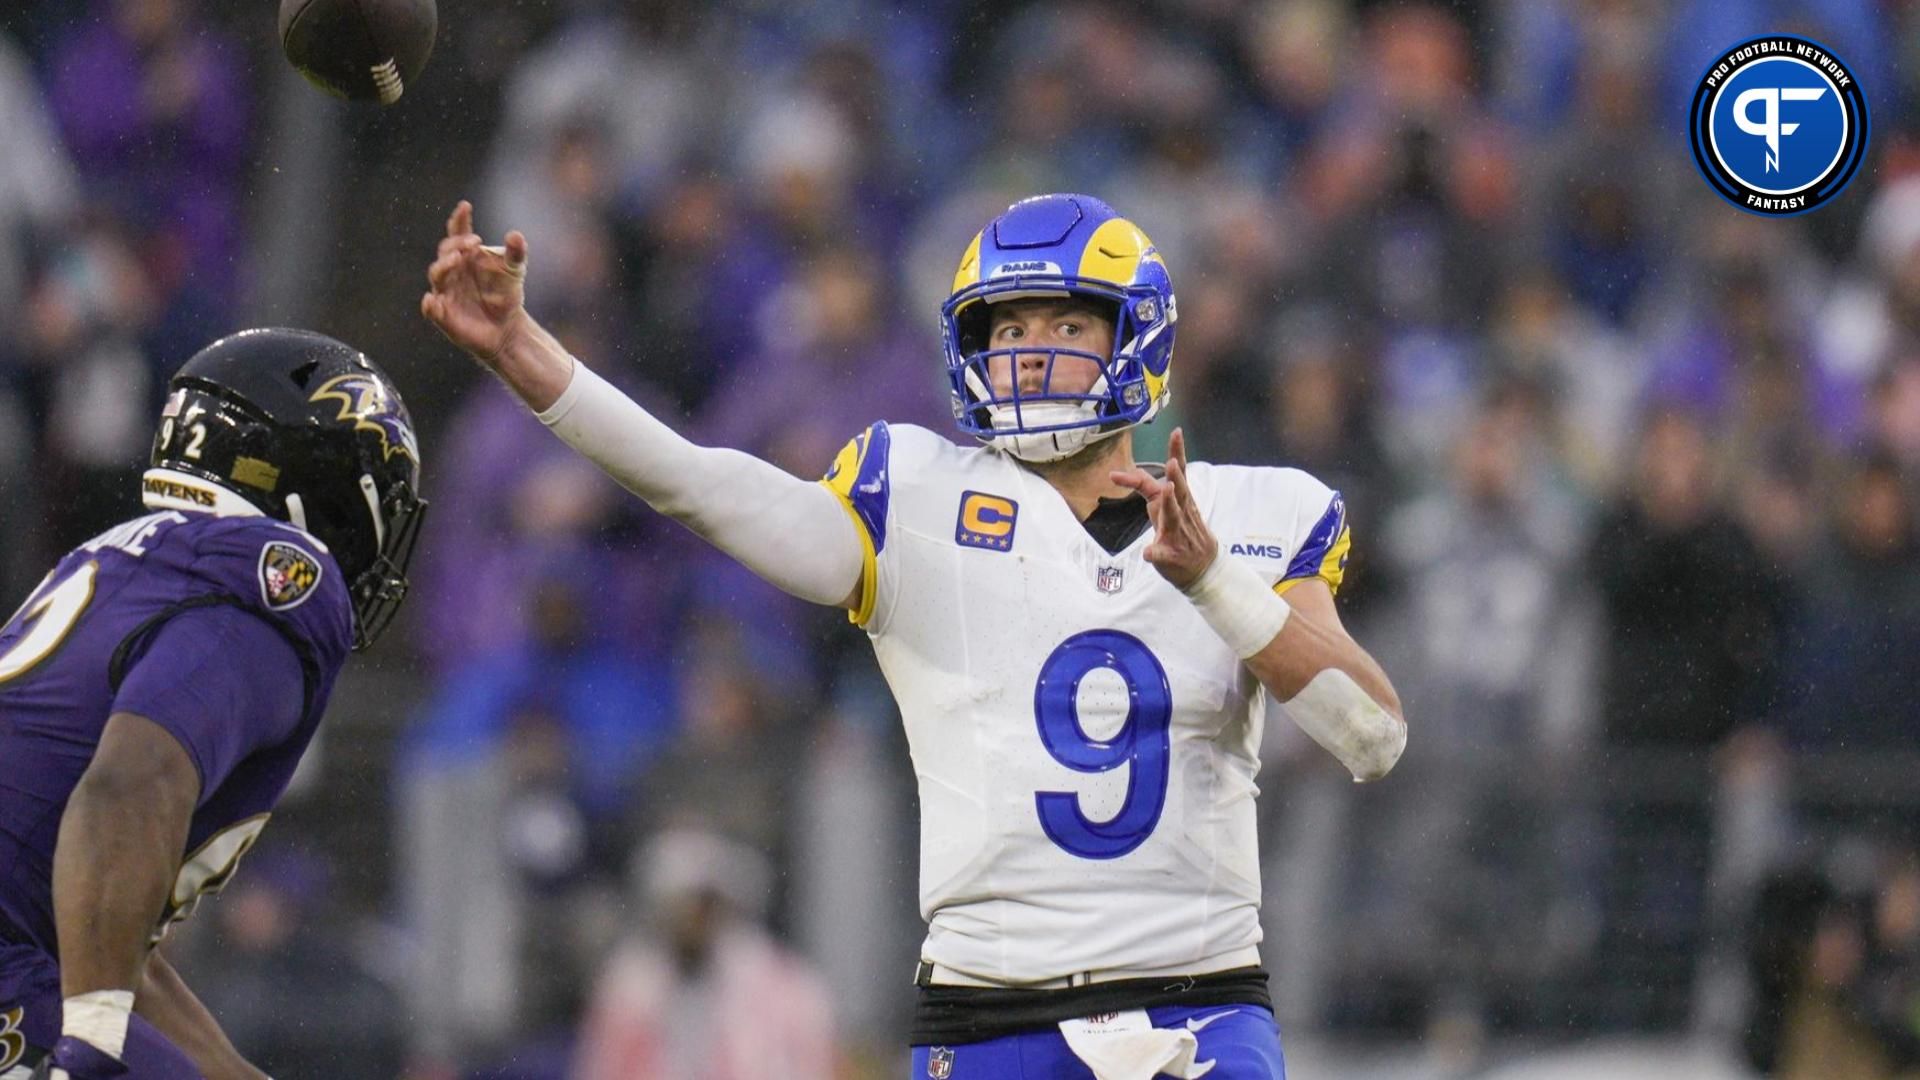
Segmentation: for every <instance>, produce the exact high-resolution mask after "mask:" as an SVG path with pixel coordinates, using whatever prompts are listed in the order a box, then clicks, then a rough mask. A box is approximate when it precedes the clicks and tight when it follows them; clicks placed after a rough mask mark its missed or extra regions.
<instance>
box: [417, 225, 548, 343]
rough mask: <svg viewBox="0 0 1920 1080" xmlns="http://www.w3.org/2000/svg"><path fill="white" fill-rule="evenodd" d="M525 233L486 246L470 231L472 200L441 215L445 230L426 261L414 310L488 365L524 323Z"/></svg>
mask: <svg viewBox="0 0 1920 1080" xmlns="http://www.w3.org/2000/svg"><path fill="white" fill-rule="evenodd" d="M526 277H527V238H526V237H525V236H523V235H521V234H520V233H519V232H518V231H514V232H510V233H508V234H507V240H506V243H505V244H504V245H502V246H499V247H492V246H489V245H487V244H483V243H481V242H480V237H479V235H478V234H476V233H475V232H474V231H473V204H472V203H470V202H467V201H466V200H464V199H462V200H461V201H460V205H458V206H456V207H454V208H453V213H452V214H450V215H448V216H447V235H446V237H445V238H444V239H442V240H441V241H440V250H439V253H438V255H437V257H436V258H435V259H434V260H433V265H431V266H429V267H427V284H428V286H429V288H428V290H427V292H426V293H425V294H424V295H422V296H421V297H420V313H421V314H422V315H425V316H426V317H427V319H428V321H430V322H432V323H433V325H435V326H437V327H439V328H440V332H441V333H443V334H445V335H447V340H449V341H451V342H453V343H454V344H455V345H458V346H460V347H461V348H462V349H465V350H466V351H467V352H469V353H471V354H472V355H473V357H474V358H475V359H477V360H479V361H480V362H481V363H483V364H486V365H487V366H489V367H492V366H494V365H495V363H496V362H497V360H498V358H499V356H500V354H501V353H502V352H504V351H506V349H507V347H508V346H509V345H511V344H512V343H513V341H514V339H515V338H516V337H517V336H518V335H519V334H521V333H522V332H523V331H524V330H525V327H526V322H527V311H526V308H525V306H524V300H525V288H524V286H525V283H526Z"/></svg>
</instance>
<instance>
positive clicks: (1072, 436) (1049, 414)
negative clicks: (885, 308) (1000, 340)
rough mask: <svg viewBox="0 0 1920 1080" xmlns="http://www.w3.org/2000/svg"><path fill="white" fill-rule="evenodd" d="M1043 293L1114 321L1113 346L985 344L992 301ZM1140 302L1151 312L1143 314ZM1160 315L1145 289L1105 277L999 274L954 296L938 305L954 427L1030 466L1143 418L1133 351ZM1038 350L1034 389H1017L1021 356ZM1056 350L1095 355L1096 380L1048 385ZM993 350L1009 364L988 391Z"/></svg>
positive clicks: (1146, 399) (1141, 380)
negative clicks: (1004, 382) (1100, 349)
mask: <svg viewBox="0 0 1920 1080" xmlns="http://www.w3.org/2000/svg"><path fill="white" fill-rule="evenodd" d="M1045 297H1060V298H1069V297H1070V298H1073V299H1076V300H1079V301H1082V302H1087V303H1088V304H1089V306H1090V307H1092V308H1094V309H1095V310H1096V311H1098V313H1099V314H1100V315H1101V316H1102V317H1103V318H1105V319H1107V320H1108V321H1109V322H1110V323H1111V324H1112V326H1113V331H1114V333H1113V342H1114V344H1113V348H1112V350H1111V351H1110V352H1109V353H1108V354H1107V355H1104V356H1102V355H1099V354H1096V353H1093V352H1089V351H1087V350H1084V349H1074V348H1067V347H1061V346H1031V345H1018V346H1013V347H1009V348H998V349H991V348H986V347H985V346H986V345H987V344H989V340H988V327H989V326H990V325H991V321H992V315H991V308H990V305H991V304H994V303H1004V302H1008V301H1013V300H1021V299H1030V298H1045ZM1143 299H1144V302H1143ZM1143 309H1144V311H1145V313H1148V314H1152V315H1155V316H1156V318H1154V319H1152V320H1148V321H1145V322H1143V320H1142V319H1141V318H1140V315H1141V314H1142V313H1143ZM1159 315H1160V312H1159V305H1158V304H1157V301H1155V300H1153V299H1152V298H1150V297H1149V298H1136V297H1133V296H1131V295H1130V294H1129V291H1128V290H1125V289H1120V288H1117V287H1115V286H1112V285H1109V284H1106V283H1103V282H1088V281H1081V280H1074V279H1069V278H1064V277H1059V276H1053V275H1049V276H1047V277H1046V279H1045V280H1035V279H1033V278H1029V277H1026V276H1022V277H1019V278H1013V279H1007V278H1002V279H996V280H993V281H989V282H983V283H981V284H980V285H979V286H976V287H975V288H974V289H968V290H963V291H962V292H960V293H957V294H955V295H954V297H953V298H952V299H950V300H949V301H948V302H947V304H946V306H945V308H944V309H943V311H942V316H943V318H942V321H943V323H944V324H945V325H944V329H945V330H946V334H945V337H946V342H947V353H948V356H947V365H948V375H949V378H950V380H951V383H952V386H951V388H952V391H953V398H954V416H955V419H956V420H957V421H958V423H959V425H960V428H961V430H963V431H966V432H968V433H969V434H972V435H974V436H976V437H977V438H980V439H981V440H983V441H985V442H988V443H989V444H990V445H993V446H995V447H998V448H1000V449H1002V450H1005V451H1006V452H1007V453H1009V454H1012V455H1013V456H1014V457H1017V458H1019V459H1021V460H1022V461H1027V462H1032V463H1035V464H1040V463H1044V462H1049V461H1057V460H1059V459H1061V458H1064V457H1067V456H1069V455H1071V454H1074V453H1076V452H1078V451H1080V450H1081V449H1083V448H1085V447H1087V446H1089V445H1091V444H1092V443H1095V442H1097V441H1099V440H1101V439H1104V438H1106V437H1108V436H1110V435H1114V434H1117V433H1119V432H1120V431H1122V430H1124V429H1126V428H1129V427H1132V426H1133V425H1135V424H1137V423H1140V422H1141V421H1142V420H1143V419H1145V418H1147V417H1149V416H1151V415H1152V413H1153V411H1154V410H1155V409H1156V408H1157V405H1158V402H1155V401H1153V400H1151V399H1150V396H1149V393H1148V389H1147V377H1146V371H1145V369H1144V367H1143V365H1142V363H1141V361H1140V349H1141V346H1142V344H1143V339H1144V340H1150V338H1149V337H1148V334H1149V332H1150V331H1153V330H1154V327H1155V325H1156V324H1157V323H1158V322H1159V318H1158V316H1159ZM1036 356H1038V357H1043V358H1044V363H1045V370H1044V373H1043V377H1042V379H1041V383H1040V388H1039V389H1038V390H1037V391H1022V390H1021V388H1020V382H1021V380H1020V366H1021V360H1022V359H1023V358H1031V357H1036ZM1063 357H1075V358H1079V359H1083V360H1086V361H1088V362H1090V363H1092V364H1093V365H1094V367H1095V368H1096V370H1097V371H1098V372H1099V374H1098V375H1097V376H1096V377H1095V379H1094V381H1093V384H1092V385H1091V386H1089V387H1088V388H1087V389H1086V390H1084V391H1078V392H1076V391H1069V390H1058V389H1055V388H1054V374H1055V371H1056V369H1057V368H1058V367H1059V364H1060V360H1061V358H1063ZM1000 358H1005V359H1004V362H1005V363H1006V364H1008V365H1009V368H1010V370H1009V376H1010V378H1009V382H1008V389H1007V391H1006V392H1004V393H1002V392H998V391H996V390H995V388H994V385H993V378H992V365H993V363H994V361H995V360H997V359H1000ZM1163 397H1164V392H1163Z"/></svg>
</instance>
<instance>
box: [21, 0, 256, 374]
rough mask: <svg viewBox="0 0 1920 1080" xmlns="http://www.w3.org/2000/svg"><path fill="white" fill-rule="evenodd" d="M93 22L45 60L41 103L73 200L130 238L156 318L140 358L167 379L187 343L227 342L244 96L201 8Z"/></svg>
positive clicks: (243, 85) (122, 8) (141, 5)
mask: <svg viewBox="0 0 1920 1080" xmlns="http://www.w3.org/2000/svg"><path fill="white" fill-rule="evenodd" d="M94 10H95V13H96V14H95V17H93V18H90V19H88V20H87V21H85V22H82V23H79V24H77V25H75V26H74V27H73V28H72V29H71V30H70V31H69V32H68V33H67V34H66V36H65V37H64V38H62V39H61V40H60V41H59V42H58V43H57V44H56V45H55V46H54V48H53V51H52V53H51V55H50V56H49V57H48V60H47V65H46V66H47V71H48V73H49V79H48V87H49V89H48V98H49V101H50V103H51V104H52V106H53V113H54V117H55V119H56V120H57V121H58V124H59V129H60V133H61V135H62V137H63V138H64V139H65V141H66V144H67V149H68V150H69V151H70V152H71V153H72V154H73V158H74V163H75V164H76V165H77V166H78V167H79V169H80V175H81V178H82V189H83V190H84V191H85V192H86V193H87V195H88V197H89V198H90V199H91V200H93V201H94V202H97V203H98V204H100V205H101V206H102V207H103V208H104V209H105V210H106V212H108V213H110V214H112V215H113V216H114V217H115V218H118V219H120V220H122V221H124V222H125V223H126V224H127V226H128V228H129V229H130V231H131V233H132V235H133V237H134V248H135V250H136V251H138V253H139V255H140V261H141V265H142V267H143V268H144V270H145V273H146V275H147V276H148V279H149V281H150V283H151V287H152V288H153V290H154V292H155V294H156V297H157V300H158V303H159V308H160V312H161V316H160V318H159V320H158V323H157V326H156V328H155V330H154V332H153V334H152V335H150V336H149V338H148V339H147V340H146V341H145V342H144V344H145V345H146V346H147V348H148V350H149V352H150V354H151V356H152V360H153V362H154V363H155V364H156V365H157V366H159V367H160V368H161V369H162V370H161V373H163V374H164V373H166V372H168V371H170V370H171V365H173V364H177V363H178V362H179V361H180V360H182V359H184V358H185V357H186V356H187V354H188V353H189V352H191V349H190V348H189V347H188V346H187V344H186V343H188V342H197V341H202V340H205V339H207V338H209V337H214V336H217V335H218V334H219V333H223V332H225V331H227V330H229V329H231V320H232V313H233V310H234V308H233V305H234V303H235V301H236V299H237V298H238V292H239V289H240V286H241V284H242V283H243V282H244V280H245V274H244V266H245V257H246V251H245V245H244V242H243V233H242V229H243V222H244V217H245V214H244V209H245V208H244V206H243V205H242V201H241V196H242V192H243V190H244V189H243V187H242V183H243V180H244V179H245V174H244V169H245V166H246V163H247V155H248V152H249V150H250V148H251V146H252V133H251V127H250V122H251V116H250V109H249V104H250V103H251V102H252V101H253V99H254V94H253V92H252V89H251V87H250V86H249V80H248V78H247V72H248V66H247V65H246V64H245V63H244V62H243V61H242V59H241V51H240V49H239V47H238V46H237V45H236V44H235V43H234V42H233V41H231V40H229V39H228V38H227V37H226V36H225V35H223V34H222V33H220V32H219V31H218V30H216V29H214V28H213V27H211V26H210V25H209V24H208V20H207V18H206V16H205V14H204V13H203V12H202V11H201V6H200V0H95V3H94Z"/></svg>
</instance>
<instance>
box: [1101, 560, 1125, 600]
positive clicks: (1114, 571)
mask: <svg viewBox="0 0 1920 1080" xmlns="http://www.w3.org/2000/svg"><path fill="white" fill-rule="evenodd" d="M1126 583H1127V579H1126V571H1124V570H1122V569H1120V568H1119V567H1117V566H1103V567H1101V568H1100V572H1099V573H1097V574H1095V575H1094V576H1093V586H1094V588H1096V589H1099V590H1100V591H1101V592H1103V593H1107V594H1108V595H1112V594H1113V593H1117V592H1119V591H1120V586H1122V585H1125V584H1126Z"/></svg>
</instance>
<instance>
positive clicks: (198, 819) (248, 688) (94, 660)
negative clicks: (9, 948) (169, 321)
mask: <svg viewBox="0 0 1920 1080" xmlns="http://www.w3.org/2000/svg"><path fill="white" fill-rule="evenodd" d="M352 623H353V619H352V612H351V609H350V606H349V604H348V599H347V589H346V584H345V582H343V581H342V580H341V573H340V568H339V566H338V565H336V564H335V563H334V561H333V557H332V556H331V555H330V554H328V553H327V551H326V549H325V548H324V547H322V546H321V545H320V543H319V542H318V541H316V540H315V539H314V538H313V537H312V536H310V535H308V534H307V533H305V532H302V531H300V530H298V529H295V528H294V527H292V526H290V525H287V524H284V523H282V522H279V521H276V520H274V519H271V518H265V517H214V516H212V515H208V514H198V513H182V512H180V511H174V510H168V511H162V512H160V513H156V514H149V515H147V516H146V517H142V518H137V519H135V520H133V521H129V522H126V523H124V524H122V525H119V526H116V527H114V528H112V529H109V530H108V531H106V532H104V533H102V534H101V535H99V536H97V537H95V538H94V539H92V540H90V541H88V542H87V543H85V544H82V545H81V546H79V547H77V548H75V549H74V550H73V551H72V552H70V553H69V554H68V555H67V557H66V558H64V559H62V560H61V561H60V564H59V565H58V566H56V567H55V568H54V570H53V573H51V574H49V575H47V578H46V580H45V581H43V582H42V583H41V584H40V587H39V588H37V589H35V590H34V592H33V594H32V595H31V596H29V597H28V598H27V602H26V603H25V604H24V605H22V606H21V608H20V610H19V611H18V612H15V613H14V615H13V617H12V618H11V619H9V620H8V621H7V622H6V624H5V625H4V626H0V939H4V938H9V937H10V938H12V939H14V940H15V941H16V943H18V944H23V945H31V946H33V947H35V948H38V949H41V950H44V951H45V952H47V953H49V954H52V955H57V954H58V953H57V948H56V944H55V940H54V926H53V850H54V841H55V839H56V837H57V836H58V834H59V829H60V817H61V814H62V812H63V811H64V810H65V808H66V804H67V798H68V796H69V795H71V794H72V792H73V788H74V785H75V784H76V783H78V781H79V779H80V776H81V774H82V773H84V772H85V771H86V768H87V765H88V763H89V762H90V761H91V760H92V758H93V752H94V748H95V747H96V746H97V745H98V744H99V741H100V735H101V732H102V731H103V729H104V728H105V727H106V723H107V718H108V717H109V716H111V715H112V714H114V713H116V712H128V713H134V714H137V715H139V716H143V717H145V718H147V719H149V720H151V721H153V722H154V723H156V724H159V725H160V726H161V727H163V728H165V729H166V730H167V731H168V732H170V733H171V734H172V735H173V736H174V738H176V739H178V740H179V741H180V745H181V746H182V747H183V748H184V749H185V750H186V752H187V756H188V757H189V758H191V759H192V760H193V763H194V767H195V768H196V769H197V770H198V771H199V773H200V781H201V785H200V801H199V805H198V806H197V807H196V809H195V810H194V814H193V821H192V824H191V826H190V827H189V830H188V833H187V846H186V850H185V851H183V852H182V853H181V855H182V865H181V869H180V874H179V877H178V879H177V880H176V881H175V883H174V887H173V891H172V895H171V896H170V897H169V898H168V905H167V911H166V915H165V918H164V920H163V924H162V925H163V926H164V924H165V922H170V921H172V920H173V919H176V918H180V917H183V916H184V915H185V914H187V912H189V911H190V910H191V909H192V907H193V905H194V903H195V902H196V901H197V900H198V899H199V897H200V896H201V895H202V894H204V893H206V892H211V891H214V890H217V889H218V888H219V887H220V886H221V885H223V884H225V882H226V880H227V877H228V876H229V875H230V874H231V873H232V871H233V867H234V864H235V863H236V862H237V861H238V860H239V858H240V856H241V855H242V854H244V853H245V851H246V850H247V848H248V847H250V846H251V845H252V843H253V841H254V839H255V838H256V837H257V836H258V835H259V832H260V829H261V828H262V827H264V825H265V824H266V819H267V815H268V814H269V813H270V812H271V811H272V810H273V807H274V804H275V803H276V802H278V801H279V798H280V795H281V793H282V792H283V791H285V790H286V786H287V782H288V780H289V779H291V778H292V776H293V770H294V767H295V766H296V765H298V764H299V761H300V755H301V754H302V753H304V752H305V751H306V748H307V742H308V741H309V740H310V739H311V738H312V737H313V731H314V727H315V726H316V725H317V724H318V723H319V720H320V714H321V712H322V710H323V709H324V708H325V706H326V700H327V695H328V694H329V692H331V690H332V688H333V680H334V676H335V675H337V674H338V673H339V671H340V665H341V663H342V662H343V661H344V660H345V659H346V655H347V651H348V648H349V646H350V645H351V643H352V639H353V626H352Z"/></svg>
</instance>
